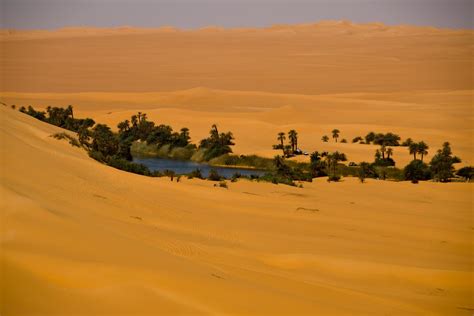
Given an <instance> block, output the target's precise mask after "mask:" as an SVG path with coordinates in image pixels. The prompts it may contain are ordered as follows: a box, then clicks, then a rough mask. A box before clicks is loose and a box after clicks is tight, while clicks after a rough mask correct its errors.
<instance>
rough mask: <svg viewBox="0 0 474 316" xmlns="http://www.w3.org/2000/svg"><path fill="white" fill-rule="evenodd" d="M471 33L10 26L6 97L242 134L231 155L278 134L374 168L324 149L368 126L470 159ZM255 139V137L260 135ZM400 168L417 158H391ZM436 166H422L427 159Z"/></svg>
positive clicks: (319, 26) (112, 117)
mask: <svg viewBox="0 0 474 316" xmlns="http://www.w3.org/2000/svg"><path fill="white" fill-rule="evenodd" d="M473 39H474V32H473V31H472V30H450V29H437V28H430V27H414V26H403V25H402V26H386V25H383V24H381V23H368V24H354V23H351V22H348V21H323V22H320V23H315V24H301V25H274V26H271V27H267V28H240V29H223V28H219V27H208V28H203V29H197V30H180V29H175V28H172V27H163V28H157V29H140V28H134V27H120V28H111V29H98V28H87V27H77V28H65V29H61V30H54V31H39V30H36V31H35V30H33V31H18V30H3V32H2V34H1V35H0V43H1V45H2V52H3V53H2V54H1V56H0V65H1V67H2V77H1V79H0V80H1V82H0V83H1V87H0V100H1V101H4V102H7V103H9V104H16V105H18V106H20V105H25V106H26V105H33V106H35V107H46V106H48V105H57V106H66V105H68V104H73V105H74V106H75V108H76V111H77V113H78V115H84V116H86V115H87V116H90V117H92V118H94V119H96V120H97V121H100V122H105V123H108V124H110V125H111V126H115V125H116V124H117V122H118V121H119V120H122V119H124V118H126V117H128V116H130V114H131V113H133V112H136V111H140V110H141V111H146V112H147V113H148V114H149V116H150V117H151V118H152V119H154V120H156V121H157V122H164V123H168V124H171V125H172V126H175V127H179V126H187V127H189V128H191V131H192V136H193V139H194V140H199V139H201V138H202V137H203V136H204V135H205V134H206V133H207V132H208V129H209V126H210V125H211V124H213V123H217V124H218V125H220V126H221V127H222V128H223V129H228V130H231V131H232V132H234V134H235V136H236V138H237V139H236V141H237V146H236V152H237V153H242V154H252V153H256V154H260V155H265V156H270V157H271V156H273V155H274V154H275V152H273V151H271V150H269V149H270V148H271V145H272V144H274V143H275V135H276V133H278V132H279V131H287V130H289V129H290V128H295V129H297V130H298V131H299V133H300V144H301V145H302V147H303V149H304V150H307V151H313V150H335V149H338V150H341V151H343V152H345V153H346V154H347V155H348V156H349V159H350V160H351V161H355V162H358V161H362V160H365V161H372V159H373V154H374V151H375V148H374V147H372V146H365V147H364V146H355V145H339V144H324V143H322V142H321V141H320V139H321V136H322V135H324V134H327V133H329V132H330V131H331V130H332V129H333V128H338V129H340V130H341V131H342V135H341V136H342V138H347V139H348V140H349V141H350V140H351V139H352V138H354V137H356V136H359V135H362V136H363V135H365V134H366V133H367V132H369V131H376V132H389V131H391V132H395V133H398V134H400V136H402V138H406V137H412V138H414V139H415V140H424V141H425V142H427V143H428V144H429V145H430V147H431V149H430V155H431V154H433V153H434V152H435V151H436V149H438V148H439V147H440V146H441V144H442V143H443V142H444V141H450V142H451V143H452V145H453V149H454V151H455V153H456V154H457V155H459V156H461V157H462V158H463V160H464V164H471V165H472V164H473V158H474V157H473V152H474V146H473V144H472V133H473V129H472V126H474V124H473V123H474V122H473V121H474V119H473V107H472V98H473V89H474V82H473V77H472V74H473V71H474V68H473V64H472V56H473V53H474V51H473V49H474V46H473V45H472V43H473ZM256 131H258V133H257V132H256ZM395 155H396V156H395V160H396V161H397V163H398V166H404V165H405V164H406V163H407V162H409V161H410V156H409V155H408V153H407V151H406V149H397V150H396V152H395ZM429 158H430V157H428V159H429Z"/></svg>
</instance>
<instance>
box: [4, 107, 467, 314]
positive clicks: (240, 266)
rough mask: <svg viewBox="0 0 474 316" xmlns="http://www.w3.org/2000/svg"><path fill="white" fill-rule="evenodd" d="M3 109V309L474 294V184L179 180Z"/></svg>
mask: <svg viewBox="0 0 474 316" xmlns="http://www.w3.org/2000/svg"><path fill="white" fill-rule="evenodd" d="M0 111H1V112H0V113H1V118H2V124H1V126H0V142H1V145H2V146H1V152H0V157H1V158H2V164H1V166H2V167H1V168H2V169H1V172H0V176H1V178H0V190H1V196H2V199H0V203H1V205H0V209H1V210H2V213H1V216H2V223H3V224H2V226H1V234H0V237H1V240H0V241H1V249H2V251H1V253H0V256H1V263H2V274H1V278H2V280H1V282H0V284H1V295H0V297H1V299H2V301H1V302H0V306H1V312H2V314H3V313H5V314H7V315H8V314H30V313H33V312H34V313H40V314H51V313H60V314H104V313H117V312H120V313H134V314H156V313H161V314H174V313H182V314H193V315H198V314H250V315H256V314H282V315H290V314H291V315H295V314H298V315H309V314H314V313H322V314H325V315H333V314H337V315H362V314H364V315H367V314H371V313H372V314H380V313H394V314H420V315H421V314H433V315H434V314H439V315H446V314H452V315H455V314H459V315H468V314H469V313H470V310H469V309H470V308H473V306H472V305H471V303H472V302H471V298H472V283H471V282H470V280H472V276H473V275H472V264H473V262H472V256H471V254H472V253H471V250H472V229H473V227H474V224H473V223H472V189H473V187H472V185H471V184H464V183H452V184H447V185H444V184H439V183H427V182H426V183H425V182H424V183H420V184H419V185H412V184H410V183H408V182H403V183H393V182H381V181H368V182H367V183H366V184H360V183H359V182H358V181H357V180H356V179H350V178H347V179H344V181H343V182H342V183H338V184H334V183H327V182H326V181H325V180H324V179H320V180H316V181H315V182H314V183H308V184H305V185H304V186H305V187H304V188H303V189H300V188H294V187H288V186H282V185H273V184H268V183H254V182H249V181H239V182H237V183H229V189H227V190H226V189H223V188H215V187H213V186H212V183H211V182H208V181H201V180H182V181H181V182H180V183H176V182H170V181H169V179H167V178H148V177H143V176H138V175H133V174H128V173H125V172H122V171H119V170H116V169H112V168H110V167H107V166H104V165H101V164H99V163H97V162H96V161H94V160H92V159H90V158H89V157H87V155H86V153H85V152H84V151H83V150H81V149H78V148H75V147H72V146H70V145H69V144H68V143H67V142H65V141H58V140H56V139H53V138H51V137H49V135H51V134H53V133H55V132H58V131H61V129H59V128H57V127H54V126H50V125H47V124H45V123H43V122H40V121H37V120H35V119H33V118H31V117H28V116H26V115H23V114H21V113H19V112H17V111H13V110H11V109H6V108H5V107H2V108H1V109H0ZM176 196H180V199H179V201H178V200H177V199H176ZM366 196H370V197H371V198H370V199H367V198H366ZM78 197H80V198H78ZM91 245H93V247H92V246H91ZM58 301H60V302H61V304H51V302H58ZM341 301H343V302H344V304H341Z"/></svg>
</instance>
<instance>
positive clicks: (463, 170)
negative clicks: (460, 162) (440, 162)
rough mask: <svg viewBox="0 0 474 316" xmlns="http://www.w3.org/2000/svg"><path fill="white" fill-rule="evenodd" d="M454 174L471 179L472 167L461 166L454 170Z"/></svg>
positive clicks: (473, 171) (473, 168) (473, 172)
mask: <svg viewBox="0 0 474 316" xmlns="http://www.w3.org/2000/svg"><path fill="white" fill-rule="evenodd" d="M456 175H458V176H460V177H462V178H464V180H466V181H471V179H472V177H473V176H474V167H472V166H469V167H463V168H461V169H459V170H458V171H457V172H456Z"/></svg>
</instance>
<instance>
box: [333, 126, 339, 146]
mask: <svg viewBox="0 0 474 316" xmlns="http://www.w3.org/2000/svg"><path fill="white" fill-rule="evenodd" d="M340 132H341V131H340V130H338V129H337V128H335V129H333V130H332V138H334V139H335V140H336V143H337V139H338V138H339V133H340Z"/></svg>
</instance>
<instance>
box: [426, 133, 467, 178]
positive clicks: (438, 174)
mask: <svg viewBox="0 0 474 316" xmlns="http://www.w3.org/2000/svg"><path fill="white" fill-rule="evenodd" d="M459 162H461V159H459V158H458V157H456V156H453V154H452V151H451V146H450V144H449V143H448V142H445V143H444V144H443V148H442V149H439V150H438V152H437V153H436V155H434V156H433V158H432V159H431V163H430V169H431V173H432V175H433V179H434V180H436V181H440V182H447V181H449V179H450V178H452V177H453V176H454V167H453V164H455V163H459Z"/></svg>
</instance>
